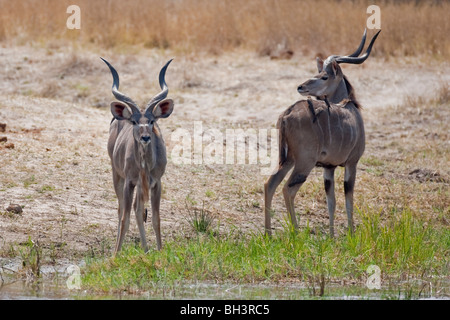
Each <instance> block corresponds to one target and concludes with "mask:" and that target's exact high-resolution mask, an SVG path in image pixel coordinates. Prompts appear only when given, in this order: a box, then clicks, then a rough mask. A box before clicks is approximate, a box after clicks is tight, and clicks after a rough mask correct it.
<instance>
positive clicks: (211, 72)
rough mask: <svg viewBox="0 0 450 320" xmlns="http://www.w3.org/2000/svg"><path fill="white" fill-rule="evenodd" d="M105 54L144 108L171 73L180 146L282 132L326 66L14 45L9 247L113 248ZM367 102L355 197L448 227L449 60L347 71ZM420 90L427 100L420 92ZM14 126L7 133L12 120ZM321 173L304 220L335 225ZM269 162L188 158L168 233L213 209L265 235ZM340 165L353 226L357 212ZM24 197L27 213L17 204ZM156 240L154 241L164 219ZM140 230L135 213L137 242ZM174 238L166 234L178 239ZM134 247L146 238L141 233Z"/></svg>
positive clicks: (5, 158) (5, 224)
mask: <svg viewBox="0 0 450 320" xmlns="http://www.w3.org/2000/svg"><path fill="white" fill-rule="evenodd" d="M99 56H103V57H104V58H106V59H108V60H109V61H110V62H111V63H112V64H113V65H114V66H115V67H116V69H117V70H118V71H119V74H120V76H121V88H120V89H121V91H123V92H125V93H127V94H128V95H129V96H131V97H133V99H134V100H135V101H137V102H138V103H139V102H140V103H142V104H143V103H145V102H146V100H148V99H149V98H151V97H152V96H153V95H154V94H156V93H157V92H158V87H157V74H158V72H159V69H160V68H161V66H162V65H163V64H164V63H165V62H166V61H167V60H168V59H170V58H172V57H175V60H174V61H173V63H172V64H171V66H170V67H169V70H168V72H167V83H168V84H169V88H170V93H169V95H170V97H172V99H174V101H175V111H174V113H173V114H172V115H171V117H169V118H168V119H163V120H161V121H160V126H161V128H162V131H163V135H164V137H165V140H166V144H167V148H168V154H169V155H171V151H172V149H173V148H174V146H175V145H176V144H177V141H173V140H172V132H174V130H176V129H177V128H182V129H186V130H188V131H189V132H193V128H194V121H202V126H203V129H204V130H205V131H206V130H207V129H211V128H215V129H219V130H220V131H221V132H222V133H223V134H225V130H226V129H228V128H244V129H248V128H254V129H268V128H274V126H275V123H276V120H277V118H278V115H279V114H280V113H281V112H282V111H283V110H284V109H285V108H286V107H288V106H290V105H291V104H293V103H294V102H295V101H297V100H299V99H301V98H302V97H300V96H299V95H298V93H297V92H296V88H297V86H298V85H299V84H300V83H301V82H303V81H304V80H306V79H307V78H308V77H310V76H312V75H313V74H315V72H316V70H315V62H314V59H313V58H314V57H301V56H299V55H297V54H296V55H294V57H293V58H292V59H291V60H270V59H269V58H268V57H258V56H255V55H254V54H251V53H248V52H241V51H236V52H233V53H227V54H224V55H221V56H198V55H197V56H193V55H183V54H177V53H176V52H170V51H157V50H148V51H146V50H144V51H143V50H140V51H139V52H138V53H133V52H128V53H117V52H111V51H107V52H101V53H100V52H93V51H88V50H85V51H82V50H75V49H66V48H64V47H63V46H62V45H59V44H52V45H50V46H47V47H46V48H43V47H39V46H22V47H8V46H5V47H1V48H0V92H2V95H1V97H0V123H4V124H6V128H5V132H0V138H1V137H6V139H7V141H3V142H0V248H1V249H2V250H0V252H3V253H4V254H6V252H7V251H8V248H9V247H10V246H11V245H15V244H20V243H23V242H25V241H26V240H27V239H28V237H30V238H31V239H33V240H39V242H40V243H41V244H44V245H46V246H53V247H57V248H65V249H67V250H64V252H66V253H67V252H69V251H70V252H81V253H82V252H86V251H87V250H90V249H91V250H100V248H102V249H104V250H107V251H108V250H110V248H111V247H112V245H113V243H114V241H115V233H116V227H117V200H116V197H115V194H114V191H113V186H112V179H111V168H110V163H109V158H108V156H107V152H106V141H107V138H108V127H109V123H110V121H111V118H112V116H111V113H110V111H109V102H110V101H112V98H113V97H112V94H111V91H110V88H111V83H112V79H111V75H110V73H109V71H108V69H107V67H106V66H105V65H104V64H103V63H102V62H101V60H100V59H99ZM343 69H344V72H345V73H346V75H347V76H348V78H349V79H350V81H351V82H352V84H353V85H354V87H355V89H356V92H357V94H358V97H359V100H360V102H361V103H362V105H363V106H364V107H365V108H364V111H363V114H364V118H365V122H366V140H367V147H366V152H365V154H364V156H363V158H362V159H361V162H360V166H359V168H360V171H359V174H358V178H357V187H356V195H355V204H356V205H357V206H358V207H360V208H363V207H365V206H367V207H371V208H379V209H380V210H384V211H386V214H392V210H393V208H401V207H405V206H409V207H411V208H412V209H414V210H416V212H418V213H419V214H424V215H426V216H429V218H430V219H433V221H438V222H439V223H443V224H446V225H448V224H449V222H450V218H449V188H448V187H449V179H450V172H449V158H448V151H449V130H448V120H449V116H450V112H449V109H450V107H449V104H448V100H447V101H444V102H442V103H441V102H437V103H435V104H433V106H430V103H429V101H431V100H432V99H434V98H435V97H436V92H437V90H438V89H439V88H442V87H443V86H446V85H447V86H448V83H450V76H449V74H450V66H449V64H448V63H437V62H425V61H419V62H417V60H414V59H411V60H408V59H403V60H396V61H393V60H391V61H382V60H380V59H375V58H373V59H372V58H371V59H369V60H368V61H367V62H366V63H365V64H364V65H360V66H351V65H344V66H343ZM416 97H420V98H416ZM0 129H1V128H0ZM321 174H322V173H321V170H320V169H315V170H314V171H313V173H312V174H311V176H310V178H309V179H308V181H307V183H305V185H304V186H303V187H302V189H301V191H300V192H299V194H298V195H297V198H296V208H297V212H298V213H300V225H302V226H304V225H305V224H306V223H309V225H312V226H313V227H318V228H324V229H326V228H327V225H328V214H327V211H326V204H325V195H324V191H323V188H322V178H321ZM266 179H267V177H266V176H264V175H261V173H260V165H249V164H248V165H226V164H222V165H216V164H209V165H207V164H199V165H197V164H192V165H187V164H183V165H177V164H174V162H173V161H172V159H171V157H170V156H169V163H168V166H167V170H166V174H165V176H164V178H163V197H162V203H161V219H162V228H161V229H162V234H163V239H164V240H168V239H170V238H171V237H174V236H175V235H179V234H183V235H184V236H186V237H189V236H191V235H192V233H193V231H192V228H191V227H190V225H189V223H188V220H189V213H190V212H191V213H192V210H193V208H205V209H206V210H208V212H211V214H213V215H214V217H215V223H216V224H220V230H225V229H229V228H235V229H236V230H238V231H239V232H252V231H258V232H259V231H262V230H263V206H264V200H263V184H264V181H265V180H266ZM342 180H343V171H342V170H338V171H337V181H338V184H339V186H337V193H336V194H337V200H338V202H337V203H338V207H337V217H336V225H337V229H338V230H339V231H340V232H343V231H344V230H345V226H346V216H345V214H344V200H343V192H342V189H343V188H342V186H340V184H341V182H342ZM10 204H19V205H20V206H21V207H23V212H22V213H20V214H15V213H11V212H8V211H7V210H6V209H7V207H8V206H9V205H10ZM273 208H274V210H275V217H274V219H275V227H277V228H279V227H280V226H281V224H282V223H283V220H284V219H285V212H286V211H285V207H284V201H283V199H282V195H281V187H280V188H279V190H278V192H277V193H276V195H275V198H274V204H273ZM146 228H147V238H148V239H149V240H150V243H151V244H154V243H155V241H154V234H153V230H152V228H151V223H148V224H147V225H146ZM137 236H138V232H137V228H136V226H135V223H134V222H133V220H132V223H131V226H130V232H129V234H128V241H130V239H134V238H136V237H137ZM164 240H163V241H164ZM131 241H133V240H131Z"/></svg>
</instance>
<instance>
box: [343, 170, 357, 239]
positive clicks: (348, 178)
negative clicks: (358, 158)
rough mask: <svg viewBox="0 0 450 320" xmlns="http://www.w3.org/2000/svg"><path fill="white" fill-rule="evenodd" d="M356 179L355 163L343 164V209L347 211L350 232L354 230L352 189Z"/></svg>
mask: <svg viewBox="0 0 450 320" xmlns="http://www.w3.org/2000/svg"><path fill="white" fill-rule="evenodd" d="M355 180H356V163H355V164H349V165H346V166H345V177H344V192H345V209H346V211H347V219H348V228H349V230H350V232H351V233H353V232H354V229H355V228H354V225H353V189H354V187H355Z"/></svg>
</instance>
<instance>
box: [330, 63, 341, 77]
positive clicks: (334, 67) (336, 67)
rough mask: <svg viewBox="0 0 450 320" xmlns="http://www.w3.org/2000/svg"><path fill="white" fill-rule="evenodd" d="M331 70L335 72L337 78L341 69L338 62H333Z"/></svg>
mask: <svg viewBox="0 0 450 320" xmlns="http://www.w3.org/2000/svg"><path fill="white" fill-rule="evenodd" d="M331 70H332V71H333V74H334V76H337V75H338V73H339V72H340V67H339V64H338V63H337V62H336V60H333V62H331Z"/></svg>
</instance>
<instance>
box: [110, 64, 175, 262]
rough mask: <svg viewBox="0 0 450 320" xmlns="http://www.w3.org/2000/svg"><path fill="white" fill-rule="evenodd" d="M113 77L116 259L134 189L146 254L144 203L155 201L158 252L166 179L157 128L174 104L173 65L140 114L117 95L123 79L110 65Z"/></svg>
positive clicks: (128, 99) (134, 105) (112, 131)
mask: <svg viewBox="0 0 450 320" xmlns="http://www.w3.org/2000/svg"><path fill="white" fill-rule="evenodd" d="M102 60H103V61H104V62H105V63H106V64H107V65H108V67H109V69H110V71H111V73H112V76H113V86H112V93H113V95H114V96H115V98H116V99H117V100H119V101H115V102H112V103H111V113H112V115H113V116H114V118H113V120H112V122H111V125H110V129H109V140H108V154H109V157H110V158H111V165H112V174H113V184H114V189H115V192H116V195H117V198H118V202H119V208H118V216H119V224H118V231H117V241H116V246H115V253H117V252H118V251H119V250H120V249H121V247H122V244H123V240H124V237H125V234H126V232H127V230H128V227H129V223H130V213H131V207H132V203H133V194H134V191H135V189H136V196H135V200H134V210H135V214H136V222H137V225H138V228H139V234H140V238H141V246H142V248H143V249H144V250H145V251H147V241H146V239H145V228H144V221H145V220H146V218H147V216H146V212H147V211H146V209H145V208H144V207H145V203H146V202H147V201H148V200H149V197H150V198H151V207H152V224H153V229H154V231H155V233H156V244H157V249H158V250H160V249H161V246H162V243H161V231H160V215H159V206H160V200H161V177H162V176H163V174H164V171H165V168H166V163H167V157H166V147H165V143H164V140H163V137H162V134H161V130H160V128H159V126H158V124H157V120H159V119H160V118H167V117H168V116H170V114H171V113H172V111H173V107H174V103H173V101H172V100H171V99H167V95H168V92H169V91H168V87H167V84H166V82H165V73H166V70H167V67H168V65H169V64H170V62H171V61H172V60H170V61H168V62H167V63H166V65H165V66H164V67H163V68H162V69H161V71H160V73H159V84H160V87H161V90H162V91H161V92H160V93H158V94H157V95H156V96H154V97H153V98H152V99H151V100H150V101H149V102H148V104H147V106H146V107H145V108H144V109H140V108H139V107H138V106H137V104H136V103H135V102H134V101H133V100H131V99H130V98H129V97H127V96H125V95H124V94H123V93H121V92H120V91H119V75H118V73H117V71H116V70H115V69H114V67H113V66H112V65H111V64H109V62H107V61H106V60H104V59H103V58H102Z"/></svg>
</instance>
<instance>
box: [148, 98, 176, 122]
mask: <svg viewBox="0 0 450 320" xmlns="http://www.w3.org/2000/svg"><path fill="white" fill-rule="evenodd" d="M172 111H173V100H172V99H164V100H162V101H161V102H159V103H158V104H157V105H156V106H155V107H154V108H153V112H152V113H153V116H154V117H155V118H167V117H168V116H170V114H171V113H172Z"/></svg>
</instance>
